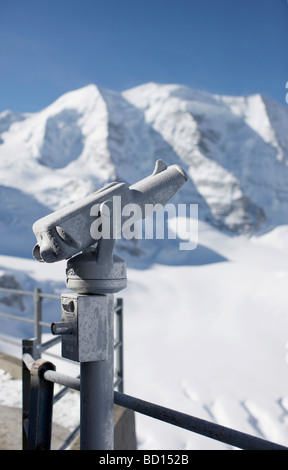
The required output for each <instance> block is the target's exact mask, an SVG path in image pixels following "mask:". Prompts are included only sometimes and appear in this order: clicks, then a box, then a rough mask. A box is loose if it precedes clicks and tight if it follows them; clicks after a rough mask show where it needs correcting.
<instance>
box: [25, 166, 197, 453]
mask: <svg viewBox="0 0 288 470" xmlns="http://www.w3.org/2000/svg"><path fill="white" fill-rule="evenodd" d="M187 179H188V178H187V175H186V174H185V172H184V171H183V169H182V168H181V167H180V166H179V165H171V166H168V167H167V166H166V165H165V163H163V162H162V161H161V160H157V162H156V165H155V169H154V171H153V173H152V175H150V176H148V177H147V178H144V179H143V180H141V181H138V182H137V183H135V184H133V185H132V186H128V185H127V184H126V183H119V182H113V183H110V184H108V185H106V186H104V187H103V188H102V189H100V190H99V191H96V192H95V193H93V194H91V195H89V196H87V197H85V198H82V199H80V200H78V201H77V202H74V203H73V204H71V205H69V206H67V207H65V208H63V209H60V210H58V211H56V212H54V213H52V214H49V215H47V216H46V217H43V218H42V219H39V220H38V221H37V222H35V223H34V225H33V231H34V234H35V236H36V239H37V244H36V246H35V247H34V250H33V256H34V257H35V258H36V259H37V260H38V261H43V262H46V263H54V262H57V261H61V260H64V259H67V260H68V261H67V268H66V286H67V287H68V289H71V290H72V291H73V292H68V293H63V294H62V295H61V322H54V323H52V325H51V332H52V333H53V334H54V335H61V340H62V356H63V357H64V358H67V359H69V360H72V361H76V362H79V363H80V377H81V387H80V401H81V405H80V449H81V450H82V449H83V450H90V449H91V450H103V449H106V450H108V449H113V448H114V386H115V383H114V346H115V344H114V319H115V318H114V313H115V309H114V293H116V292H119V291H120V290H122V289H124V288H125V287H126V285H127V275H126V263H125V261H124V260H123V259H122V258H120V257H119V256H117V255H116V254H114V253H113V250H114V244H115V241H116V239H117V238H119V236H118V232H119V229H122V227H123V225H124V224H125V221H127V219H125V214H126V216H127V215H128V214H127V212H129V211H128V209H127V207H128V206H129V205H130V204H133V205H136V206H137V208H138V209H139V210H137V211H136V213H137V217H138V218H139V220H140V219H143V218H146V217H147V215H149V210H148V211H147V206H148V207H149V208H150V209H151V212H154V211H155V210H157V209H160V208H161V207H163V206H164V205H165V204H166V203H167V202H168V201H169V200H170V199H171V198H172V197H173V196H174V195H175V194H176V193H177V191H178V190H179V189H180V188H181V187H182V186H183V184H184V183H185V182H186V181H187ZM114 198H117V201H118V204H116V205H114ZM125 208H126V211H125ZM151 212H150V213H151ZM120 213H121V214H120ZM123 215H124V217H123ZM137 217H136V218H135V217H133V220H134V222H136V221H137ZM115 219H116V230H114V228H115V227H114V222H115ZM107 222H108V223H107ZM110 222H112V233H111V232H110V233H108V234H107V233H104V230H103V226H105V227H106V226H108V227H109V228H110ZM95 228H98V229H99V230H98V232H97V230H94V229H95ZM100 228H101V230H100ZM98 235H99V236H98ZM107 235H108V236H107ZM122 380H123V376H122Z"/></svg>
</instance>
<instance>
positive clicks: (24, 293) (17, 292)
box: [0, 287, 34, 296]
mask: <svg viewBox="0 0 288 470" xmlns="http://www.w3.org/2000/svg"><path fill="white" fill-rule="evenodd" d="M0 292H9V293H10V294H22V295H31V296H33V295H34V292H31V291H25V290H20V289H10V288H9V287H0Z"/></svg>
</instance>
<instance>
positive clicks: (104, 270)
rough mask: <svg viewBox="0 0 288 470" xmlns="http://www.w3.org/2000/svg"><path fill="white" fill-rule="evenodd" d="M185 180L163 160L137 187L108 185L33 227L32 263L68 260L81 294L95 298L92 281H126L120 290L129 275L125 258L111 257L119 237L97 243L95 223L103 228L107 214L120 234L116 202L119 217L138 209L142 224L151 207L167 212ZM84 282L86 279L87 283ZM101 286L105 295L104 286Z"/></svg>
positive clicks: (70, 280)
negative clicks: (130, 207)
mask: <svg viewBox="0 0 288 470" xmlns="http://www.w3.org/2000/svg"><path fill="white" fill-rule="evenodd" d="M187 179H188V177H187V175H186V173H185V171H184V170H183V169H182V168H181V167H180V166H179V165H171V166H168V167H167V166H166V164H165V163H164V162H163V161H162V160H157V162H156V164H155V168H154V171H153V173H152V174H151V175H150V176H148V177H146V178H144V179H143V180H141V181H138V182H137V183H135V184H133V185H131V186H128V185H127V184H126V183H121V182H112V183H109V184H107V185H106V186H104V187H103V188H102V189H100V190H98V191H96V192H94V193H93V194H91V195H89V196H86V197H84V198H82V199H80V200H78V201H76V202H74V203H72V204H70V205H69V206H67V207H64V208H63V209H60V210H57V211H55V212H53V213H51V214H49V215H47V216H46V217H43V218H41V219H39V220H38V221H36V222H35V223H34V225H33V232H34V234H35V236H36V239H37V244H36V245H35V247H34V249H33V256H34V258H36V259H37V260H38V261H42V262H46V263H54V262H57V261H60V260H64V259H70V261H68V264H67V275H68V276H67V286H68V287H70V288H71V289H72V290H77V292H81V293H97V288H95V285H94V284H95V283H93V280H95V279H99V280H101V279H102V280H103V281H104V280H110V281H111V280H112V279H113V276H114V280H115V279H122V281H123V282H120V284H121V286H122V287H121V289H122V288H123V283H124V278H125V277H126V274H125V273H120V271H121V269H120V265H121V261H120V260H121V258H119V257H117V256H116V255H113V249H114V244H115V232H114V236H113V235H111V236H110V237H106V239H105V237H103V236H102V237H101V236H100V237H99V238H97V239H96V238H95V234H93V231H92V230H91V227H92V226H93V223H95V221H97V226H98V227H99V226H100V225H104V222H105V219H106V218H107V214H108V217H110V219H113V218H114V219H115V218H116V219H117V220H118V222H119V220H120V227H118V228H120V229H121V225H122V224H123V220H124V218H123V217H120V219H119V215H120V214H115V206H114V205H113V210H114V213H111V210H109V209H110V208H112V200H113V198H114V197H115V196H117V197H118V200H119V201H120V204H118V206H117V209H116V211H117V212H121V211H122V210H123V208H124V207H125V206H127V205H128V204H136V205H137V206H138V207H139V208H140V210H139V214H141V215H139V218H144V217H146V216H147V214H148V212H149V211H148V212H147V207H151V211H152V208H155V206H156V205H159V206H161V205H162V206H164V205H165V204H166V203H167V202H168V201H169V200H170V199H171V198H172V197H173V196H174V195H175V194H176V193H177V192H178V190H179V189H180V188H181V187H182V186H183V185H184V183H185V182H186V181H187ZM134 221H135V220H134ZM96 242H98V243H97V247H96V246H95V245H96ZM77 253H79V254H78V255H77V256H74V255H76V254H77ZM95 262H96V263H97V267H96V263H95ZM122 270H123V269H122ZM112 271H113V272H112ZM107 276H108V277H107ZM115 276H116V278H115ZM122 276H124V277H122ZM80 279H82V280H83V279H84V283H83V282H82V283H81V281H80ZM88 284H89V286H88ZM98 284H99V282H98ZM100 284H102V286H101V289H103V286H104V282H102V283H101V282H100ZM110 284H111V283H110ZM112 284H113V283H112ZM116 284H117V282H116ZM116 284H115V286H114V287H113V286H111V285H110V289H109V292H111V291H113V292H117V286H116ZM95 289H96V290H95ZM111 289H112V290H111ZM113 289H114V290H113ZM115 289H116V290H115ZM101 291H102V290H101ZM107 292H108V291H107Z"/></svg>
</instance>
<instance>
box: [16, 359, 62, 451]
mask: <svg viewBox="0 0 288 470" xmlns="http://www.w3.org/2000/svg"><path fill="white" fill-rule="evenodd" d="M27 356H28V354H27V353H26V357H27ZM30 358H31V361H30V360H29V362H30V363H29V366H28V367H27V366H26V364H25V366H26V369H27V371H28V370H29V372H30V377H29V390H28V387H27V385H28V384H27V383H26V396H25V401H24V400H23V418H24V408H25V420H24V419H23V450H50V447H51V434H52V414H53V397H54V383H53V382H51V381H49V380H46V379H45V372H47V371H50V370H52V371H55V366H54V364H52V363H51V362H48V361H45V360H43V359H37V360H36V361H34V358H33V357H32V356H30ZM24 362H25V361H23V363H24ZM23 390H24V384H23ZM23 396H24V393H23Z"/></svg>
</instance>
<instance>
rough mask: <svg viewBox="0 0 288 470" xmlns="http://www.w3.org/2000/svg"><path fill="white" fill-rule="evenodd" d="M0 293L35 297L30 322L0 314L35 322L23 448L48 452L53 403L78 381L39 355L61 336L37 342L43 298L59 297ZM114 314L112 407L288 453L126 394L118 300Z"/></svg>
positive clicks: (27, 352)
mask: <svg viewBox="0 0 288 470" xmlns="http://www.w3.org/2000/svg"><path fill="white" fill-rule="evenodd" d="M0 291H8V292H10V293H12V292H13V293H17V294H22V295H32V296H33V298H34V319H25V318H24V317H20V316H16V315H9V314H1V313H0V316H4V317H8V318H11V319H13V320H19V321H29V322H31V323H32V322H33V323H34V332H35V338H33V339H26V340H23V342H22V352H23V355H22V360H23V362H22V363H23V410H22V411H23V413H22V416H23V421H22V422H23V433H22V436H23V449H50V445H51V428H52V408H53V404H55V403H56V402H57V401H59V400H60V399H61V398H62V397H63V396H64V394H66V393H67V392H68V391H69V390H70V389H72V390H77V391H80V388H81V384H80V382H81V380H80V378H79V377H76V378H74V377H70V376H67V375H65V374H62V373H59V372H58V371H56V368H55V366H54V364H53V363H52V362H50V361H47V360H44V359H41V354H42V353H44V352H46V351H47V350H48V349H49V348H51V347H52V346H54V345H55V344H56V343H58V342H59V341H60V338H59V337H55V338H53V339H51V340H49V341H47V342H46V343H44V344H41V340H40V339H41V335H42V327H43V326H50V324H48V323H45V322H43V321H42V303H41V299H43V298H44V297H50V298H55V299H60V296H55V295H50V294H43V293H42V292H41V291H40V289H35V290H34V292H25V291H20V290H17V289H8V288H0ZM115 313H117V314H118V315H116V317H117V318H118V322H117V324H116V338H115V343H114V344H115V348H116V349H118V351H119V353H118V355H117V359H116V372H115V383H114V386H115V390H114V403H115V404H116V405H119V406H122V407H123V408H127V409H130V410H132V411H134V412H136V413H141V414H143V415H146V416H149V417H151V418H154V419H157V420H161V421H163V422H165V423H169V424H171V425H174V426H177V427H180V428H182V429H186V430H188V431H191V432H194V433H196V434H200V435H202V436H206V437H208V438H210V439H213V440H216V441H219V442H222V443H224V444H227V445H230V446H232V447H235V448H239V449H243V450H288V448H287V447H285V446H283V445H279V444H277V443H274V442H270V441H267V440H265V439H261V438H258V437H255V436H252V435H249V434H246V433H243V432H240V431H237V430H234V429H231V428H228V427H224V426H221V425H219V424H215V423H213V422H210V421H206V420H203V419H199V418H197V417H194V416H190V415H188V414H185V413H182V412H179V411H175V410H172V409H170V408H165V407H163V406H160V405H157V404H154V403H151V402H147V401H144V400H142V399H139V398H136V397H132V396H129V395H127V394H124V393H123V304H122V299H117V303H116V306H115ZM55 383H57V384H60V385H62V386H63V389H62V390H60V392H58V394H56V395H55V396H54V392H53V390H54V388H53V386H54V384H55ZM117 388H118V390H117ZM79 430H80V427H77V428H76V429H75V430H74V431H73V432H72V433H71V435H70V436H69V437H68V438H67V439H66V441H65V442H64V443H63V444H62V445H61V447H60V450H63V449H65V448H68V447H69V445H70V443H71V442H72V440H73V439H74V438H75V436H76V435H77V433H78V432H79Z"/></svg>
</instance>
